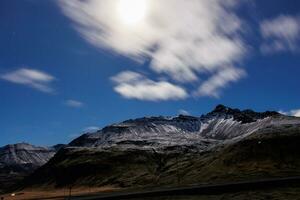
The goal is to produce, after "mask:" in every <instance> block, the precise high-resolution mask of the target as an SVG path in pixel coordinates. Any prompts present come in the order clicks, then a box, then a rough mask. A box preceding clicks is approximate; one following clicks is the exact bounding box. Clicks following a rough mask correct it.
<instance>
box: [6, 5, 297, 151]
mask: <svg viewBox="0 0 300 200" xmlns="http://www.w3.org/2000/svg"><path fill="white" fill-rule="evenodd" d="M280 14H287V15H299V14H300V1H298V0H289V1H286V0H264V1H256V2H255V3H253V5H252V6H247V7H245V8H242V10H241V11H240V15H242V17H244V18H245V19H246V20H247V21H248V23H249V25H250V26H253V27H252V28H253V30H254V31H252V32H251V33H250V34H249V35H248V36H246V38H247V39H248V44H250V45H251V55H250V56H248V57H247V59H246V60H245V61H244V63H243V67H244V69H245V70H246V71H247V77H245V78H243V79H241V80H239V81H238V82H236V83H233V84H231V85H230V86H229V87H227V88H226V89H225V90H224V91H222V94H221V95H220V97H219V98H213V97H205V96H204V97H190V98H187V99H184V100H169V101H155V102H153V101H141V100H134V99H125V98H123V97H122V96H120V95H119V94H118V93H116V92H115V91H114V90H113V86H114V85H113V83H112V81H111V80H110V77H112V76H114V75H116V74H117V73H119V72H121V71H123V70H131V69H136V68H141V66H140V65H141V64H139V63H136V62H135V61H133V60H131V59H130V58H127V57H125V56H122V55H117V54H115V53H112V52H111V51H107V50H105V49H99V48H96V47H94V46H92V45H91V44H90V43H88V42H86V41H85V40H84V39H83V38H82V37H80V35H79V34H78V32H77V31H76V30H75V29H74V27H73V26H72V22H71V21H70V19H69V18H67V17H66V16H65V15H64V14H63V13H62V11H61V9H60V8H59V6H58V5H57V4H56V1H54V0H43V1H39V0H1V1H0V44H1V48H0V74H5V73H8V72H11V71H15V70H18V69H20V68H30V69H35V70H39V71H42V72H45V73H47V74H50V75H52V76H53V77H55V78H56V80H55V81H53V83H51V87H53V88H54V89H55V91H56V92H55V94H50V93H45V92H41V91H38V90H36V89H34V88H31V87H27V86H26V85H21V84H14V83H12V82H9V81H6V80H0V130H1V132H0V145H4V144H8V143H16V142H22V141H26V142H29V143H33V144H39V145H52V144H56V143H67V142H69V141H70V140H71V139H72V136H74V135H76V134H79V133H80V132H81V131H82V130H83V129H85V128H86V127H89V126H98V127H103V126H105V125H108V124H111V123H114V122H119V121H122V120H125V119H128V118H137V117H142V116H152V115H168V116H170V115H177V114H178V112H179V110H181V109H184V110H186V111H188V112H189V113H191V114H192V115H201V114H202V113H206V112H209V111H210V110H211V109H213V107H214V106H215V105H216V104H220V103H222V104H225V105H228V106H231V107H235V108H241V109H245V108H252V109H254V110H257V111H264V110H284V111H289V110H293V109H299V108H300V103H299V102H300V93H299V85H300V79H299V75H300V59H299V58H300V57H299V52H290V51H286V52H281V53H276V54H271V55H262V54H261V53H259V51H258V49H259V46H260V36H259V35H258V33H257V31H256V30H257V27H256V28H255V26H257V24H255V23H257V21H259V20H263V19H266V18H273V17H276V16H277V15H280ZM144 65H147V63H145V64H144ZM69 99H74V100H77V101H80V102H82V103H83V104H84V105H83V106H82V107H80V108H76V107H70V106H67V105H66V103H65V101H67V100H69Z"/></svg>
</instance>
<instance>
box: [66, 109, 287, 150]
mask: <svg viewBox="0 0 300 200" xmlns="http://www.w3.org/2000/svg"><path fill="white" fill-rule="evenodd" d="M277 116H281V115H280V114H279V113H277V112H273V111H267V112H261V113H260V112H254V111H252V110H249V109H248V110H243V111H241V110H239V109H232V108H230V107H226V106H224V105H218V106H216V108H215V109H214V110H213V111H212V112H209V113H207V114H206V115H202V116H200V117H194V116H185V115H179V116H176V117H162V116H159V117H143V118H137V119H129V120H126V121H123V122H121V123H116V124H113V125H110V126H107V127H105V128H103V129H102V130H99V131H97V132H96V133H86V134H84V135H82V136H80V137H79V138H76V139H75V140H73V141H72V142H71V143H70V144H69V146H74V147H100V148H102V147H110V146H122V145H123V146H124V144H126V145H127V146H130V145H129V144H134V145H133V146H134V147H136V146H137V145H136V144H141V145H140V146H142V147H143V148H147V147H151V148H153V147H165V146H176V145H197V146H201V148H206V147H207V146H209V143H219V142H223V141H225V140H232V139H235V138H239V137H245V136H247V135H250V134H252V133H254V132H255V131H257V130H258V129H260V128H263V127H266V126H268V125H270V124H272V123H274V121H276V120H279V119H277V118H278V117H277ZM283 117H284V116H283ZM131 147H132V146H131Z"/></svg>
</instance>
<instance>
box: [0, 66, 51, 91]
mask: <svg viewBox="0 0 300 200" xmlns="http://www.w3.org/2000/svg"><path fill="white" fill-rule="evenodd" d="M0 78H1V79H3V80H6V81H9V82H11V83H16V84H21V85H26V86H29V87H32V88H34V89H37V90H39V91H41V92H46V93H54V92H55V91H54V89H53V88H52V87H51V86H50V84H51V82H53V81H54V80H55V78H54V77H53V76H51V75H50V74H47V73H45V72H42V71H39V70H35V69H28V68H21V69H18V70H15V71H12V72H8V73H6V74H2V75H0Z"/></svg>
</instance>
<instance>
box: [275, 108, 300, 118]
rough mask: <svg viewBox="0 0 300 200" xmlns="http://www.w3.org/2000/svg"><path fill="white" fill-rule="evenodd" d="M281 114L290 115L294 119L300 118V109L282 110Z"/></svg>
mask: <svg viewBox="0 0 300 200" xmlns="http://www.w3.org/2000/svg"><path fill="white" fill-rule="evenodd" d="M279 113H281V114H283V115H290V116H294V117H300V109H294V110H290V111H282V110H280V111H279Z"/></svg>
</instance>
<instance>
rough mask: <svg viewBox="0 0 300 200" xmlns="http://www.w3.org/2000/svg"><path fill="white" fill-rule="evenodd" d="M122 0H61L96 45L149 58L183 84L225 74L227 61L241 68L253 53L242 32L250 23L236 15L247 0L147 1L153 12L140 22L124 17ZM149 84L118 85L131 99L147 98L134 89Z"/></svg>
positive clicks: (155, 67) (156, 69)
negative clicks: (248, 53)
mask: <svg viewBox="0 0 300 200" xmlns="http://www.w3.org/2000/svg"><path fill="white" fill-rule="evenodd" d="M120 1H121V0H101V1H99V0H89V1H82V0H72V1H69V0H59V5H60V6H61V8H62V10H63V12H64V13H65V14H66V15H67V16H68V17H70V18H71V19H72V20H73V21H74V22H75V27H76V29H77V30H78V32H79V33H80V35H81V36H82V37H83V38H84V39H85V40H86V41H88V42H89V43H91V44H92V45H94V46H96V47H98V48H106V49H109V50H112V51H113V52H116V53H118V54H121V55H124V56H127V57H130V58H132V59H135V60H138V61H140V62H144V61H149V63H150V65H149V66H150V69H151V70H152V71H153V72H155V73H156V74H157V75H158V76H160V77H161V76H164V77H165V78H171V79H172V80H173V81H176V82H180V83H182V84H183V83H184V84H186V83H190V82H195V81H199V80H201V79H202V77H201V76H202V74H206V75H207V74H211V75H212V76H216V75H220V72H221V71H222V70H223V69H224V68H226V67H224V66H232V65H234V66H235V67H237V66H238V65H239V63H240V62H241V61H242V60H243V59H244V57H245V56H246V54H247V48H246V45H245V43H244V41H243V40H242V39H241V34H240V33H241V32H242V31H244V30H245V29H243V27H244V22H243V21H242V20H241V19H240V18H239V17H238V16H237V15H236V14H235V10H236V9H237V7H238V5H239V4H240V3H239V2H241V1H237V0H226V1H225V0H188V1H187V0H163V1H161V0H144V1H145V2H146V4H148V7H147V9H146V10H147V11H148V12H147V13H145V18H144V19H143V20H140V22H139V23H137V24H134V25H128V24H126V23H124V22H122V19H121V18H120V13H118V12H119V8H120V6H119V5H118V3H119V2H120ZM179 13H180V15H179ZM230 70H237V72H236V73H239V71H240V70H239V69H238V68H230ZM236 80H237V79H236ZM192 84H193V85H194V83H192ZM150 85H151V88H152V89H153V88H169V89H170V88H172V89H174V85H172V84H170V83H166V82H159V83H154V82H152V83H151V84H150ZM144 86H145V85H140V86H139V85H138V84H135V85H134V87H133V85H128V84H122V85H119V86H118V87H116V88H115V90H116V91H117V92H119V93H121V94H123V96H125V97H128V98H130V97H134V98H139V99H143V98H144V97H145V96H147V95H142V96H143V97H140V96H138V95H137V93H135V94H129V92H128V91H132V89H133V88H134V89H139V90H142V87H144ZM147 86H148V87H149V84H147ZM215 87H216V86H215ZM143 91H145V90H143ZM125 93H126V94H127V95H125ZM138 93H139V94H141V92H138ZM148 98H149V97H147V98H146V99H148ZM159 99H164V98H162V97H160V98H159Z"/></svg>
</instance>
